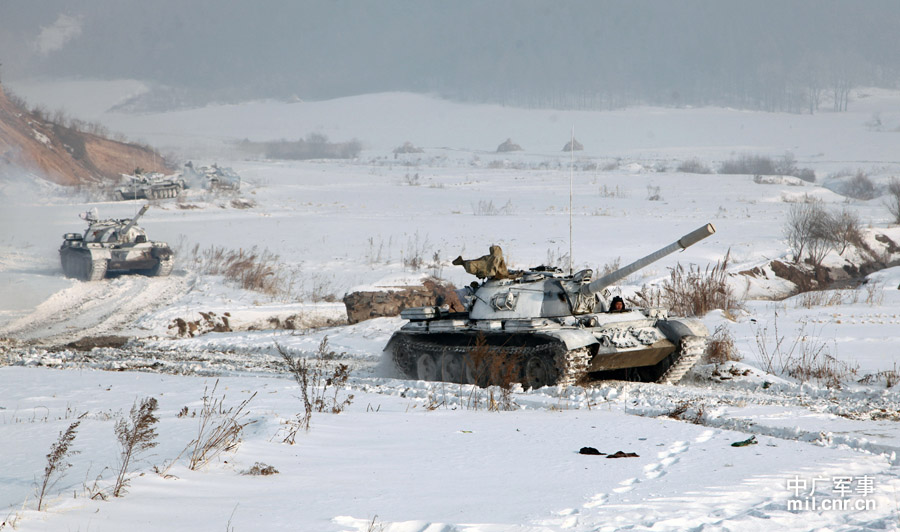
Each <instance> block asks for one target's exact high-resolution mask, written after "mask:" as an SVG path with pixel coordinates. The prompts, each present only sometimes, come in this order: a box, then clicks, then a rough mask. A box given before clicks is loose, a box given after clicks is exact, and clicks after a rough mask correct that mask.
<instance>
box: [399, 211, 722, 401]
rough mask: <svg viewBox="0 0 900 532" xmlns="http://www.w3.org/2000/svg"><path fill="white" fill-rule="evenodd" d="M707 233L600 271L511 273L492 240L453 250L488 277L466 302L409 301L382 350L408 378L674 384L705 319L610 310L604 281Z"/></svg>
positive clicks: (698, 348)
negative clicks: (413, 304) (475, 252)
mask: <svg viewBox="0 0 900 532" xmlns="http://www.w3.org/2000/svg"><path fill="white" fill-rule="evenodd" d="M714 232H715V228H714V227H713V226H712V224H707V225H705V226H703V227H701V228H699V229H697V230H695V231H693V232H691V233H689V234H687V235H685V236H684V237H682V238H681V239H679V240H678V241H677V242H674V243H672V244H670V245H668V246H666V247H664V248H662V249H660V250H658V251H656V252H654V253H652V254H650V255H647V256H646V257H644V258H642V259H640V260H638V261H635V262H633V263H632V264H629V265H628V266H625V267H623V268H620V269H618V270H616V271H614V272H612V273H610V274H608V275H605V276H603V277H601V278H599V279H592V272H591V270H583V271H580V272H578V273H576V274H574V275H563V274H562V273H560V272H559V271H556V270H547V269H534V270H529V271H525V272H513V274H509V272H506V268H505V266H504V265H502V262H499V263H498V260H499V261H502V259H500V258H499V256H498V255H497V254H498V253H499V249H497V250H496V251H495V250H493V249H492V252H491V255H488V256H485V257H482V259H479V260H478V261H461V260H459V259H458V260H457V261H454V263H455V264H463V265H464V266H465V267H466V270H467V271H469V272H470V273H476V274H477V275H479V276H480V277H486V278H487V280H485V281H484V282H483V283H482V284H481V285H480V286H478V288H477V289H473V290H472V291H471V294H470V295H469V297H466V298H465V299H467V300H468V303H467V304H464V308H465V311H463V312H450V311H449V310H447V308H446V307H418V308H411V309H406V310H404V311H403V312H402V313H401V316H402V317H403V318H405V319H408V320H409V323H407V324H405V325H404V326H403V327H402V328H401V329H400V330H399V331H397V332H396V333H394V335H393V336H392V337H391V339H390V341H389V342H388V344H387V346H386V348H385V350H386V352H388V353H389V354H390V356H391V357H392V359H393V361H394V363H395V364H396V366H397V368H399V370H400V371H401V372H402V373H403V374H404V375H405V376H406V377H408V378H413V379H420V380H431V381H447V382H457V383H468V384H479V385H485V384H501V383H503V382H521V383H523V385H524V386H525V387H526V388H528V387H533V388H539V387H541V386H547V385H563V386H568V385H572V384H576V383H579V382H584V381H589V380H595V379H622V380H631V381H642V382H660V383H670V384H674V383H677V382H678V381H679V380H681V378H682V377H684V375H685V374H686V373H687V372H688V371H689V370H690V369H691V367H693V366H694V364H696V363H697V361H698V360H699V359H700V357H701V356H702V355H703V353H704V351H705V349H706V338H707V335H708V330H707V329H706V327H705V326H704V325H703V323H702V322H701V321H700V320H698V319H696V318H687V317H677V318H676V317H669V316H668V313H667V312H666V311H665V310H664V309H657V308H633V309H629V308H624V304H623V305H622V306H623V308H622V309H621V310H613V309H610V303H611V301H608V300H607V297H606V296H605V292H606V291H605V289H606V287H608V286H610V285H612V284H613V283H615V282H617V281H619V280H621V279H624V278H625V277H627V276H629V275H631V274H632V273H634V272H635V271H637V270H639V269H641V268H644V267H646V266H648V265H649V264H651V263H653V262H656V261H658V260H659V259H661V258H663V257H665V256H666V255H669V254H671V253H673V252H675V251H678V250H681V249H685V248H687V247H688V246H691V245H693V244H695V243H697V242H699V241H700V240H702V239H704V238H706V237H708V236H710V235H711V234H713V233H714ZM498 264H499V265H500V267H499V268H498V267H497V266H498ZM616 299H618V298H616ZM619 301H621V300H620V299H619Z"/></svg>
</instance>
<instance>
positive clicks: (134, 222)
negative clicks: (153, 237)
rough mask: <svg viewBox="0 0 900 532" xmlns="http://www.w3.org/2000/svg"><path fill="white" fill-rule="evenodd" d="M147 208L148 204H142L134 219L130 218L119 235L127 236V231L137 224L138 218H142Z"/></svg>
mask: <svg viewBox="0 0 900 532" xmlns="http://www.w3.org/2000/svg"><path fill="white" fill-rule="evenodd" d="M149 208H150V204H149V203H146V204H144V206H143V207H141V210H139V211H138V213H137V214H135V215H134V218H132V219H131V220H130V221H129V222H128V225H126V226H125V227H124V228H123V229H122V231H121V232H120V233H119V234H120V235H122V236H125V235H127V234H128V231H129V230H130V229H131V228H132V227H134V224H136V223H137V221H138V218H140V217H141V216H143V215H144V213H145V212H147V209H149Z"/></svg>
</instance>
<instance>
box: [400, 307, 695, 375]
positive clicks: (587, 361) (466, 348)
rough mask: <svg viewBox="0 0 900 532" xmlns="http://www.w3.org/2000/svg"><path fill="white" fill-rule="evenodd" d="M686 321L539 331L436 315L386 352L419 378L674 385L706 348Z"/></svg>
mask: <svg viewBox="0 0 900 532" xmlns="http://www.w3.org/2000/svg"><path fill="white" fill-rule="evenodd" d="M681 321H683V320H677V321H676V320H646V319H645V320H643V321H634V320H631V321H624V322H621V323H619V324H607V325H606V326H604V327H593V328H583V327H567V326H565V325H557V326H556V327H554V326H553V325H554V324H553V323H552V322H546V323H542V324H541V327H540V328H539V329H535V330H528V329H526V328H524V327H522V324H503V323H501V324H499V328H495V330H494V331H491V330H485V329H489V327H485V325H486V324H484V323H478V322H467V321H465V320H459V319H458V320H440V319H436V320H429V321H420V322H411V323H409V324H407V325H406V326H404V328H403V329H401V330H400V331H397V332H396V333H394V335H393V336H392V337H391V339H390V341H389V342H388V344H387V346H386V348H385V351H386V353H388V354H389V356H390V357H391V359H392V360H393V362H394V364H395V366H396V368H397V369H398V371H399V372H400V373H401V374H402V375H403V376H404V377H405V378H410V379H418V380H428V381H445V382H455V383H463V384H477V385H481V386H485V385H492V384H501V385H502V384H508V383H510V382H520V383H522V385H523V386H524V387H526V388H540V387H542V386H548V385H550V386H553V385H556V386H569V385H574V384H586V383H589V382H592V381H597V380H607V379H619V380H630V381H641V382H660V383H671V384H674V383H675V382H677V381H678V380H680V379H681V378H682V377H683V376H684V374H685V373H686V372H687V371H688V370H690V368H691V367H693V365H694V364H696V362H697V361H698V360H699V358H700V356H701V355H702V353H703V351H705V347H706V329H705V327H703V326H702V324H698V323H689V324H688V325H685V324H684V323H680V322H681ZM517 327H518V328H519V329H520V330H517V331H515V332H510V331H509V330H503V329H516V328H517ZM666 332H668V333H669V336H667V335H666Z"/></svg>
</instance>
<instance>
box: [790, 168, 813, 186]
mask: <svg viewBox="0 0 900 532" xmlns="http://www.w3.org/2000/svg"><path fill="white" fill-rule="evenodd" d="M791 175H793V176H794V177H799V178H800V179H802V180H803V181H806V182H808V183H815V182H816V172H815V170H813V169H812V168H798V169H797V170H796V171H795V172H794V173H793V174H791Z"/></svg>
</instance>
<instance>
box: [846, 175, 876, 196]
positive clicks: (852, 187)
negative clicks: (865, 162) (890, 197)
mask: <svg viewBox="0 0 900 532" xmlns="http://www.w3.org/2000/svg"><path fill="white" fill-rule="evenodd" d="M841 192H842V193H843V194H844V195H845V196H849V197H851V198H854V199H858V200H864V201H865V200H870V199H873V198H876V197H878V192H877V191H876V190H875V184H874V183H872V180H871V179H869V176H868V175H866V173H865V172H863V171H862V170H858V171H857V172H856V175H855V176H853V179H851V180H849V181H847V182H846V183H844V186H843V187H841Z"/></svg>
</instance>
